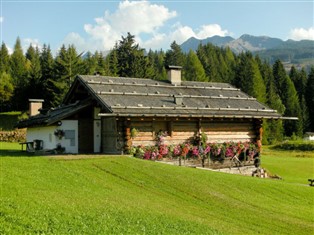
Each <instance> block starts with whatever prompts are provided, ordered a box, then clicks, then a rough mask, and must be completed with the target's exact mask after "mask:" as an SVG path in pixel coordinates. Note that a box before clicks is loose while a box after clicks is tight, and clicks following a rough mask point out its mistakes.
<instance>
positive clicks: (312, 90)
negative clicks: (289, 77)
mask: <svg viewBox="0 0 314 235" xmlns="http://www.w3.org/2000/svg"><path fill="white" fill-rule="evenodd" d="M305 100H306V104H307V107H309V110H308V111H309V131H311V132H314V109H313V107H314V67H311V70H310V72H309V75H308V79H307V84H306V90H305Z"/></svg>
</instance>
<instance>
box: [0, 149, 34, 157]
mask: <svg viewBox="0 0 314 235" xmlns="http://www.w3.org/2000/svg"><path fill="white" fill-rule="evenodd" d="M32 156H34V153H28V152H26V151H21V150H12V149H1V150H0V157H32Z"/></svg>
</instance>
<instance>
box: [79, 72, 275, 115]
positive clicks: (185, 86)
mask: <svg viewBox="0 0 314 235" xmlns="http://www.w3.org/2000/svg"><path fill="white" fill-rule="evenodd" d="M77 79H78V81H79V82H81V83H82V84H83V85H84V86H85V87H86V88H87V89H88V90H89V91H90V92H91V93H92V94H93V95H94V97H96V98H97V99H98V101H99V102H100V103H101V104H102V105H104V106H105V107H106V110H107V111H106V112H104V113H101V114H100V115H103V116H106V115H108V116H110V115H111V116H162V117H164V116H176V117H180V116H189V117H227V118H275V119H278V118H281V115H280V114H278V113H277V112H276V111H275V110H272V109H270V108H268V107H266V106H265V105H263V104H261V103H260V102H258V101H257V100H256V99H255V98H253V97H250V96H248V95H247V94H245V93H244V92H242V91H240V90H239V89H237V88H235V87H233V86H231V85H230V84H227V83H210V82H208V83H205V82H188V81H182V83H181V85H172V84H170V83H169V82H168V81H156V80H151V79H139V78H121V77H120V78H116V77H105V76H88V75H80V76H78V77H77ZM175 99H178V100H180V101H182V103H181V102H180V103H176V102H175Z"/></svg>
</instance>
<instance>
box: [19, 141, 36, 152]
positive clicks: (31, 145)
mask: <svg viewBox="0 0 314 235" xmlns="http://www.w3.org/2000/svg"><path fill="white" fill-rule="evenodd" d="M20 145H21V146H22V151H24V145H25V146H26V148H25V151H27V152H34V143H33V142H22V143H20Z"/></svg>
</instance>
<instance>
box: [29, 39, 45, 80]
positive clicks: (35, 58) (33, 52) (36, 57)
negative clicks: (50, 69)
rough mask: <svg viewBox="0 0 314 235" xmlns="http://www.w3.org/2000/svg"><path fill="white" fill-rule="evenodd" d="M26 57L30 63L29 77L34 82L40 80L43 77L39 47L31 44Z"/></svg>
mask: <svg viewBox="0 0 314 235" xmlns="http://www.w3.org/2000/svg"><path fill="white" fill-rule="evenodd" d="M26 59H27V64H28V66H27V67H28V71H27V75H28V79H29V81H32V80H33V81H32V82H34V83H38V82H40V81H39V80H40V78H41V75H42V74H41V65H40V54H39V49H38V47H36V48H34V47H33V46H32V45H30V46H29V48H28V50H27V52H26Z"/></svg>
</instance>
